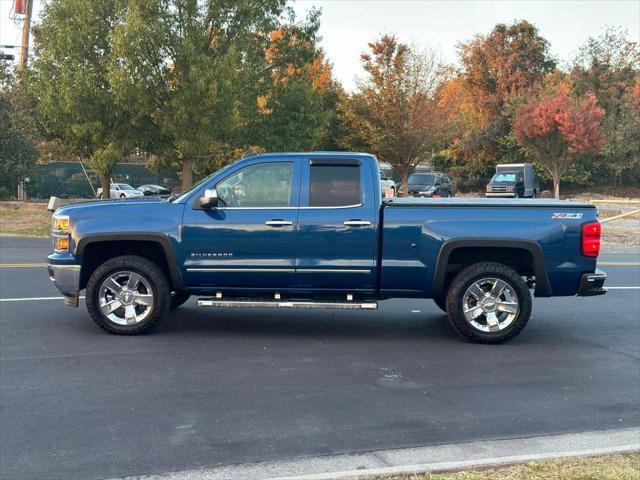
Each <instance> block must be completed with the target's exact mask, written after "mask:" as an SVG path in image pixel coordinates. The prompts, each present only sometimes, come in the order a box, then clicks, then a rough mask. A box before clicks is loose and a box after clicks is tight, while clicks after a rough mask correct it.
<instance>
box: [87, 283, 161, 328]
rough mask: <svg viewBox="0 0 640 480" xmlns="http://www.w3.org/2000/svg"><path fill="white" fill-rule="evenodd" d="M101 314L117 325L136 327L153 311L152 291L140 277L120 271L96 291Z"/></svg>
mask: <svg viewBox="0 0 640 480" xmlns="http://www.w3.org/2000/svg"><path fill="white" fill-rule="evenodd" d="M98 303H99V305H100V311H101V312H102V314H103V315H104V316H105V317H107V318H108V319H109V320H111V321H112V322H114V323H117V324H118V325H125V326H128V325H136V324H138V323H140V322H142V321H144V320H146V319H147V318H148V317H149V314H150V313H151V310H153V290H152V289H151V285H150V284H149V282H148V281H147V279H146V278H144V277H143V276H142V275H140V274H139V273H136V272H131V271H120V272H115V273H112V274H111V275H109V276H108V277H107V278H105V279H104V280H103V281H102V284H101V285H100V288H99V290H98Z"/></svg>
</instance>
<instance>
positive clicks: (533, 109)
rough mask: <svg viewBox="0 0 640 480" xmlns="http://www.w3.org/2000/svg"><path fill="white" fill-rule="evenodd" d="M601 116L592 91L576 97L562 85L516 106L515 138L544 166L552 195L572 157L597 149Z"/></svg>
mask: <svg viewBox="0 0 640 480" xmlns="http://www.w3.org/2000/svg"><path fill="white" fill-rule="evenodd" d="M604 115H605V111H604V110H603V109H602V108H600V107H599V106H598V104H597V100H596V97H595V95H594V94H593V93H589V94H588V95H586V96H585V97H584V98H576V97H575V96H572V95H571V93H570V90H569V87H568V86H567V85H565V84H560V85H557V86H554V87H551V88H550V89H548V90H545V91H543V92H542V93H540V94H537V95H534V96H532V97H530V98H529V100H528V101H526V102H525V103H524V104H522V105H520V107H518V109H517V113H516V118H515V122H514V134H515V137H516V139H517V140H518V142H519V143H520V144H521V145H523V146H527V147H529V148H530V149H531V150H532V151H533V153H534V155H535V156H536V158H537V160H538V161H539V162H540V163H541V164H542V165H544V166H545V167H547V169H548V170H549V173H550V174H551V177H552V179H553V183H554V193H555V197H556V198H559V196H560V177H561V176H562V174H563V173H564V172H565V171H566V170H567V168H568V167H569V166H570V164H571V162H572V161H573V160H574V159H575V158H576V156H578V155H580V154H584V153H598V152H599V150H600V147H601V146H602V144H603V141H604V140H603V137H602V130H601V122H602V119H603V118H604Z"/></svg>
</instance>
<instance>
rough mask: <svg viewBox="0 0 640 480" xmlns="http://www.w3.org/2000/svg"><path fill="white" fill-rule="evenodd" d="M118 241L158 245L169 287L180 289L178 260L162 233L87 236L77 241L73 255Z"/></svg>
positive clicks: (166, 237)
mask: <svg viewBox="0 0 640 480" xmlns="http://www.w3.org/2000/svg"><path fill="white" fill-rule="evenodd" d="M118 241H143V242H154V243H157V244H159V245H160V247H161V248H162V251H163V252H164V255H165V258H166V260H167V267H168V268H169V275H170V277H171V279H170V280H171V285H172V286H173V288H174V289H176V290H179V289H180V288H182V274H181V273H180V269H179V268H178V260H177V259H176V254H175V251H174V249H173V245H172V244H171V240H170V239H169V237H168V236H167V235H165V234H162V233H148V232H124V233H95V234H91V235H87V236H84V237H82V238H81V239H80V240H78V243H77V244H76V248H75V255H83V253H84V250H85V249H86V248H87V246H88V245H91V244H92V243H98V242H118Z"/></svg>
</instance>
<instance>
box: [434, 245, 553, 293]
mask: <svg viewBox="0 0 640 480" xmlns="http://www.w3.org/2000/svg"><path fill="white" fill-rule="evenodd" d="M478 254H479V255H480V256H476V255H478ZM470 255H471V256H472V257H473V258H474V260H473V261H466V262H464V259H465V257H469V256H470ZM456 260H460V261H463V262H464V263H462V268H464V266H468V265H470V264H472V263H477V262H483V261H496V262H499V263H505V264H506V265H508V266H513V262H516V264H522V263H523V262H524V263H526V265H523V266H525V267H529V268H530V269H531V273H532V274H533V275H534V276H535V279H536V280H535V292H534V293H535V296H536V297H549V296H551V287H550V283H549V278H548V276H547V271H546V268H545V265H544V255H543V252H542V248H541V247H540V244H539V243H538V242H535V241H532V240H523V239H495V238H463V239H454V240H447V241H446V242H444V244H443V245H442V247H441V248H440V252H439V253H438V258H437V261H436V267H435V272H434V278H433V291H432V296H433V297H434V298H435V296H436V295H441V294H442V293H444V292H446V290H447V285H448V281H450V279H451V277H452V276H453V275H454V274H455V273H457V272H458V271H460V270H461V268H458V269H457V270H456V269H455V268H454V269H452V267H453V266H454V265H455V264H453V263H452V261H456Z"/></svg>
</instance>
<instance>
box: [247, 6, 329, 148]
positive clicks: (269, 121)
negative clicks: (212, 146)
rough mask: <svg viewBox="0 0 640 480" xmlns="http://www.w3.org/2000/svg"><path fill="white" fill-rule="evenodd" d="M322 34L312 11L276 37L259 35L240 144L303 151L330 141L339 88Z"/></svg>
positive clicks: (284, 24) (251, 54)
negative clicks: (320, 39)
mask: <svg viewBox="0 0 640 480" xmlns="http://www.w3.org/2000/svg"><path fill="white" fill-rule="evenodd" d="M319 28H320V13H319V11H318V10H315V9H312V10H311V11H310V12H309V14H308V15H307V18H306V19H305V20H303V21H296V18H295V16H294V15H293V14H290V15H289V17H288V18H286V19H284V20H283V21H281V22H280V23H279V24H278V25H277V27H276V28H275V29H274V30H272V31H271V32H265V33H262V34H257V36H256V40H257V42H256V43H255V44H254V45H253V46H252V48H250V49H249V50H248V54H247V57H246V58H247V59H246V61H245V62H243V70H242V72H241V73H240V84H241V85H242V88H241V95H240V118H241V120H240V128H239V129H238V138H237V140H236V143H237V144H239V145H240V144H244V145H245V146H257V147H258V148H259V149H260V150H262V151H283V150H293V151H295V150H298V151H300V150H312V149H316V148H318V146H319V145H320V144H321V143H322V142H323V140H324V139H325V138H326V136H325V135H326V131H327V129H328V127H329V124H330V122H331V119H332V110H333V108H334V106H335V101H336V99H335V96H336V90H335V88H336V87H335V82H334V81H333V80H332V76H331V67H330V65H329V64H328V63H327V62H326V60H325V58H324V53H323V52H322V50H321V49H320V47H319V37H318V29H319ZM332 100H333V105H332Z"/></svg>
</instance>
